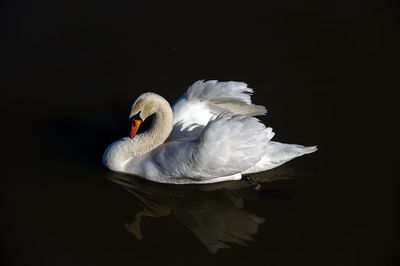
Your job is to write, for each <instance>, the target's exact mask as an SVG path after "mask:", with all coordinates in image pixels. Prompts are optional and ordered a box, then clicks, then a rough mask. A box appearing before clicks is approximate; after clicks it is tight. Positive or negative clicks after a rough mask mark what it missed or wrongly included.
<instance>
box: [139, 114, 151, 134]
mask: <svg viewBox="0 0 400 266" xmlns="http://www.w3.org/2000/svg"><path fill="white" fill-rule="evenodd" d="M153 117H154V115H151V116H149V117H147V118H146V120H144V121H143V122H142V123H141V124H140V127H139V130H138V132H137V134H140V133H143V132H145V131H147V130H148V129H149V128H150V127H151V124H152V123H153Z"/></svg>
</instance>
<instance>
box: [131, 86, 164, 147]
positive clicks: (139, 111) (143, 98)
mask: <svg viewBox="0 0 400 266" xmlns="http://www.w3.org/2000/svg"><path fill="white" fill-rule="evenodd" d="M165 103H166V104H167V105H168V106H169V103H168V102H167V101H166V100H165V99H164V98H163V97H161V96H160V95H158V94H155V93H152V92H146V93H143V94H142V95H140V96H139V98H137V99H136V101H135V102H134V103H133V105H132V108H131V112H130V114H129V120H130V121H131V122H132V128H131V133H130V134H129V137H130V138H131V139H132V138H133V137H134V136H135V135H136V132H137V131H138V129H139V127H140V124H141V123H142V122H143V121H144V120H146V118H148V117H149V116H151V115H152V114H154V113H157V112H158V111H159V109H160V106H162V105H164V104H165Z"/></svg>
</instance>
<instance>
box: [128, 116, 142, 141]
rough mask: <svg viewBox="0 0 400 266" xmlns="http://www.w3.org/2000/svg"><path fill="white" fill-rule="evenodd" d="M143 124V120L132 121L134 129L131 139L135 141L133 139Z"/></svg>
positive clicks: (130, 135)
mask: <svg viewBox="0 0 400 266" xmlns="http://www.w3.org/2000/svg"><path fill="white" fill-rule="evenodd" d="M141 123H142V121H141V120H136V119H135V120H133V121H132V129H131V133H130V134H129V138H131V139H133V137H134V136H135V135H136V132H137V131H138V129H139V127H140V124H141Z"/></svg>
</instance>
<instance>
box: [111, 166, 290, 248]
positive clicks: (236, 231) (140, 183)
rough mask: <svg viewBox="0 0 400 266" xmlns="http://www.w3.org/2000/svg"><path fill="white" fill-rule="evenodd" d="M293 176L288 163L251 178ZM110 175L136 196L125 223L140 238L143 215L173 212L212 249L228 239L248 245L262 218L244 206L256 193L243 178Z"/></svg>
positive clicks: (257, 179) (265, 178) (264, 180)
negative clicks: (184, 181) (189, 181)
mask: <svg viewBox="0 0 400 266" xmlns="http://www.w3.org/2000/svg"><path fill="white" fill-rule="evenodd" d="M291 177H293V172H292V171H291V169H290V168H288V167H281V168H278V169H275V170H272V171H269V172H265V173H262V174H259V175H253V176H252V179H253V180H255V181H257V182H259V183H262V182H269V181H273V180H279V179H287V178H291ZM109 179H110V180H112V181H113V182H115V183H118V184H120V185H121V186H122V187H124V188H125V189H126V190H128V191H129V192H130V193H131V194H132V195H133V196H134V197H135V198H136V199H137V205H138V207H139V210H135V211H132V212H131V213H129V215H127V218H126V221H125V225H126V228H127V229H128V231H129V232H131V233H132V234H134V235H135V236H136V238H138V239H141V238H143V235H142V232H141V227H140V225H141V221H142V217H143V216H149V217H154V218H157V217H162V216H166V215H169V214H171V213H172V214H173V215H174V216H175V217H176V218H177V219H178V220H179V221H180V222H181V223H182V224H183V225H185V226H186V227H187V228H188V229H190V230H191V231H192V232H193V233H194V234H195V235H196V237H197V238H198V239H199V240H200V241H201V242H202V243H203V244H204V245H205V246H206V248H207V249H208V250H209V251H210V252H212V253H215V252H217V251H218V250H219V249H220V248H227V247H229V245H228V244H229V243H231V244H233V243H234V244H238V245H244V246H247V243H248V242H249V241H252V240H253V237H254V236H255V235H256V234H257V232H258V229H259V225H260V224H262V223H263V222H264V221H265V219H264V218H263V217H259V216H257V215H256V214H252V213H249V212H248V211H246V210H245V209H244V201H245V200H246V199H248V197H247V195H248V194H253V195H254V194H255V193H257V192H256V191H254V190H253V189H252V188H251V187H250V186H251V185H249V184H247V183H246V182H243V181H230V182H223V183H217V184H205V185H169V184H159V183H154V182H149V181H146V180H143V179H141V178H138V177H135V176H130V175H124V174H117V173H110V176H109Z"/></svg>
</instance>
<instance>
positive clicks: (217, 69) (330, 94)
mask: <svg viewBox="0 0 400 266" xmlns="http://www.w3.org/2000/svg"><path fill="white" fill-rule="evenodd" d="M398 8H399V5H398V4H396V3H395V2H385V1H376V2H366V1H331V3H325V4H322V3H320V1H306V2H299V1H279V3H275V2H272V1H271V2H266V3H264V4H262V5H260V4H253V3H250V2H242V3H241V4H240V5H236V4H233V3H226V4H222V3H219V4H216V3H211V4H207V3H205V2H197V3H195V4H189V3H186V4H183V3H177V2H169V3H165V2H161V1H160V2H154V1H153V2H152V1H147V2H134V1H126V2H122V1H116V2H115V1H114V2H102V3H99V2H97V1H85V0H84V1H78V2H71V1H45V0H42V1H33V2H32V1H31V2H30V1H6V2H3V3H2V9H1V16H0V20H1V23H2V28H1V40H2V41H1V44H0V45H1V66H2V71H1V85H0V86H1V92H0V93H1V102H2V104H1V110H0V111H1V134H2V155H3V156H2V160H1V162H2V164H1V165H2V171H1V247H2V250H1V252H2V260H3V264H4V265H156V264H157V265H163V264H167V265H169V264H171V265H228V264H229V265H243V264H246V265H352V266H354V265H397V264H398V263H399V249H398V244H399V230H398V229H399V228H398V224H399V197H398V193H399V181H398V171H397V162H396V161H397V160H398V155H397V146H398V145H397V142H398V141H397V138H396V136H395V129H394V128H395V125H396V124H397V122H398V117H395V110H396V109H397V107H398V104H397V99H398V98H397V97H395V96H394V95H393V94H392V92H394V91H396V90H398V89H399V82H398V73H399V71H398V70H399V67H398V58H399V57H398V56H399V52H398V47H399V41H398V33H399V17H398V16H399V10H398ZM198 79H218V80H239V81H244V82H247V83H248V84H249V85H250V87H252V88H254V89H255V95H254V101H255V102H256V103H257V104H262V105H265V106H267V108H268V109H269V113H268V115H267V116H266V117H263V118H262V120H263V121H264V122H266V123H267V124H268V125H269V126H271V127H273V128H274V131H275V132H276V136H275V138H274V139H275V140H277V141H281V142H286V143H299V144H304V145H319V151H318V152H317V153H314V154H311V155H307V156H304V157H301V158H298V159H296V160H294V161H292V162H289V163H288V164H287V165H285V166H284V167H280V168H277V169H276V170H273V171H269V172H265V173H262V174H259V175H257V176H255V177H254V178H255V179H257V180H259V182H261V183H262V186H263V187H264V188H265V189H270V190H277V191H281V192H282V193H286V195H287V196H288V198H286V199H280V198H279V197H275V196H273V195H264V194H262V193H259V192H257V191H255V190H254V188H253V187H251V186H250V185H248V184H246V183H244V182H241V181H238V182H228V183H221V184H216V185H207V186H174V185H160V184H154V183H150V182H146V181H144V180H140V179H136V178H129V177H128V176H126V175H120V174H115V173H111V172H109V171H107V170H106V169H104V168H103V167H102V165H101V156H102V153H103V151H104V149H105V147H106V146H107V145H108V144H109V143H110V142H112V141H113V140H115V139H117V138H120V137H121V136H126V135H127V134H128V131H129V124H128V120H127V115H128V111H129V108H130V105H131V104H132V102H133V100H134V99H135V98H136V97H137V96H138V95H140V94H141V93H142V92H145V91H153V92H156V93H159V94H161V95H163V96H164V97H165V98H166V99H167V100H169V101H170V102H171V103H172V102H173V101H174V100H175V99H177V98H178V97H179V96H180V95H181V94H182V93H183V92H184V91H185V90H186V88H187V86H188V85H190V84H191V83H192V82H194V81H196V80H198ZM138 238H139V239H138ZM140 238H141V239H140ZM244 245H247V247H246V246H244ZM228 246H229V247H230V248H226V247H228Z"/></svg>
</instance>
